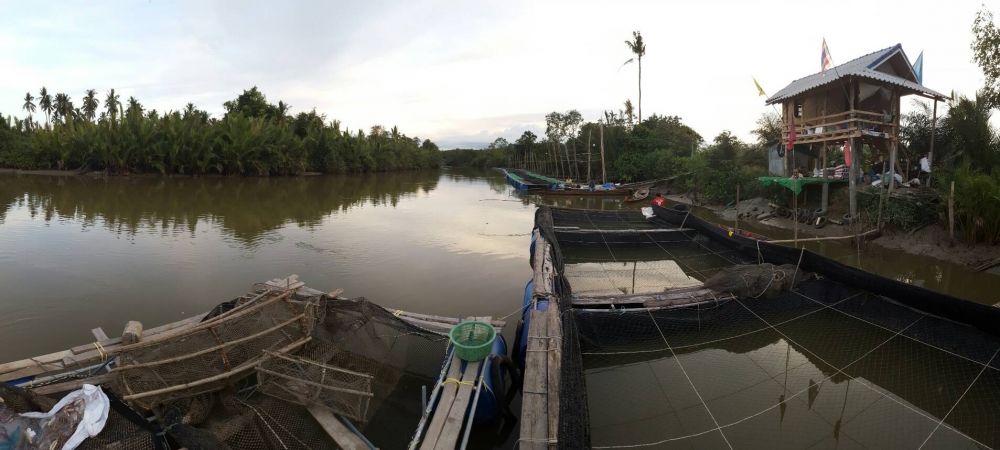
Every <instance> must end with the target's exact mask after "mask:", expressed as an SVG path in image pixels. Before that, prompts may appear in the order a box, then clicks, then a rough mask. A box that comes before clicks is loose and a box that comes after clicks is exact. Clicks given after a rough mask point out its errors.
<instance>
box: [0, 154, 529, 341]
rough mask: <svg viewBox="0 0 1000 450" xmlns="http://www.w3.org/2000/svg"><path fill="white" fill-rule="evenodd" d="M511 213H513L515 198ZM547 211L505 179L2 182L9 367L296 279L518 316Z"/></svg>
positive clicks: (0, 277)
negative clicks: (254, 287)
mask: <svg viewBox="0 0 1000 450" xmlns="http://www.w3.org/2000/svg"><path fill="white" fill-rule="evenodd" d="M510 200H513V201H510ZM533 219H534V207H533V206H531V205H525V204H524V203H522V202H521V201H520V200H518V199H517V198H516V197H514V196H513V194H512V192H511V189H510V188H509V187H507V186H506V185H505V184H504V183H503V178H502V176H500V174H499V173H496V172H478V171H472V172H458V171H456V172H443V173H442V172H432V173H426V172H423V173H418V172H411V173H394V174H374V175H359V176H338V177H332V176H331V177H327V176H318V177H300V178H269V179H268V178H157V177H127V178H126V177H120V178H108V179H92V178H84V177H39V176H2V177H0V286H3V287H4V289H3V290H2V293H0V339H2V340H3V341H4V342H14V341H18V342H23V343H22V344H20V345H17V346H0V360H11V359H16V358H22V357H27V356H32V355H37V354H42V353H46V352H51V351H55V350H59V349H62V348H66V347H68V346H72V345H78V344H80V343H81V342H88V341H89V340H90V339H91V336H90V332H89V330H90V329H91V328H93V327H97V326H101V327H103V328H104V329H105V330H106V331H107V332H108V334H109V335H114V334H116V333H118V332H119V331H120V330H121V327H122V326H123V325H124V323H125V322H126V321H128V320H140V321H142V322H143V323H144V324H146V326H155V325H158V324H162V323H166V322H169V321H173V320H178V319H181V318H184V317H187V316H189V315H191V314H194V313H198V312H202V311H205V310H207V309H209V308H210V307H212V306H214V305H215V304H216V303H218V302H220V301H224V300H227V299H230V298H232V297H234V296H236V295H239V294H241V293H243V292H245V291H246V290H247V289H248V288H249V286H250V284H251V283H253V282H256V281H261V280H268V279H271V278H274V277H276V276H284V275H287V274H291V273H295V274H298V275H300V277H301V278H302V279H303V280H305V281H306V282H307V283H309V285H310V286H313V287H316V288H319V289H334V288H344V289H345V292H346V294H347V295H350V296H365V297H368V298H369V299H371V300H372V301H374V302H376V303H379V304H383V305H386V306H391V307H397V308H402V309H408V310H413V311H419V312H423V313H428V314H440V315H452V316H463V317H464V316H469V315H493V316H498V317H499V316H503V315H506V314H509V313H510V312H511V311H514V310H516V309H517V308H518V306H519V305H520V298H521V294H522V292H521V291H522V288H523V285H524V281H525V280H526V279H528V278H529V277H530V268H529V267H528V264H527V262H526V261H527V257H528V251H527V249H528V244H529V240H530V237H529V233H530V230H531V227H532V223H533Z"/></svg>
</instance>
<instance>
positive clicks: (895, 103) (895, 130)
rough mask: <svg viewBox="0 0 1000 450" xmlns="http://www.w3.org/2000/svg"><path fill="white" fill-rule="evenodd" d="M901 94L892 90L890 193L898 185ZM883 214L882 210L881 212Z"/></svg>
mask: <svg viewBox="0 0 1000 450" xmlns="http://www.w3.org/2000/svg"><path fill="white" fill-rule="evenodd" d="M897 123H899V96H898V95H897V94H896V90H895V89H893V90H892V139H891V140H890V141H889V194H892V191H893V189H894V188H895V187H896V149H897V147H898V146H899V144H898V142H899V126H897V125H896V124H897ZM879 214H880V215H881V211H880V212H879Z"/></svg>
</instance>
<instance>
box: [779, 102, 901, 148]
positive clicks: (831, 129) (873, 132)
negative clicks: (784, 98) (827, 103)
mask: <svg viewBox="0 0 1000 450" xmlns="http://www.w3.org/2000/svg"><path fill="white" fill-rule="evenodd" d="M795 132H796V139H795V143H796V144H810V143H814V142H828V141H844V140H847V139H848V138H852V137H861V136H870V137H876V138H884V139H893V138H895V136H896V132H897V125H896V121H895V117H893V116H892V115H890V114H883V113H875V112H869V111H861V110H857V109H855V110H850V111H844V112H841V113H836V114H828V115H825V116H818V117H807V118H796V119H795ZM781 139H782V143H783V144H784V143H786V142H787V140H788V123H787V122H786V123H785V124H784V126H783V127H782V135H781Z"/></svg>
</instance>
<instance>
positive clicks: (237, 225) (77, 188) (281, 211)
mask: <svg viewBox="0 0 1000 450" xmlns="http://www.w3.org/2000/svg"><path fill="white" fill-rule="evenodd" d="M438 176H439V174H438V173H437V172H404V173H395V174H391V175H386V174H369V175H358V176H348V177H327V176H317V177H297V178H242V177H201V178H183V177H177V178H160V177H130V178H109V179H104V178H100V179H98V178H91V177H46V176H4V177H2V178H0V223H3V221H4V220H5V219H6V218H7V216H8V215H9V213H10V211H11V210H12V209H18V210H21V213H22V214H27V215H28V217H30V219H32V220H34V219H38V218H41V219H42V220H45V221H46V222H48V221H52V220H65V221H74V222H79V223H80V224H81V225H82V226H83V227H92V226H95V225H99V226H103V227H106V228H107V229H108V230H111V231H114V232H115V233H118V234H123V235H133V234H135V233H137V232H140V231H144V230H153V231H162V232H164V233H183V232H186V233H191V234H194V233H195V232H196V231H197V228H198V224H199V222H207V223H210V224H211V226H217V227H219V228H220V229H221V230H223V232H224V233H225V234H227V235H229V236H231V237H232V238H234V239H235V240H237V241H239V242H241V243H243V244H245V245H248V246H252V245H255V244H256V243H257V241H258V240H259V239H260V238H261V237H262V236H265V235H266V234H267V233H268V232H272V231H274V230H276V229H278V228H280V227H281V226H283V225H285V224H288V223H294V224H296V225H298V226H301V227H311V226H317V225H319V224H320V223H321V221H322V220H323V218H324V217H327V216H329V215H330V214H334V213H338V212H346V211H348V210H349V209H351V208H354V207H358V206H361V205H371V206H396V205H398V204H399V202H400V201H401V200H403V199H405V198H408V197H412V196H415V195H426V194H428V193H430V192H431V191H433V190H434V189H435V188H436V187H437V183H438Z"/></svg>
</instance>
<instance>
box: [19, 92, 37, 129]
mask: <svg viewBox="0 0 1000 450" xmlns="http://www.w3.org/2000/svg"><path fill="white" fill-rule="evenodd" d="M22 108H24V110H25V111H27V112H28V125H29V126H30V125H31V113H33V112H35V97H33V96H32V95H31V92H28V93H25V94H24V106H22Z"/></svg>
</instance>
